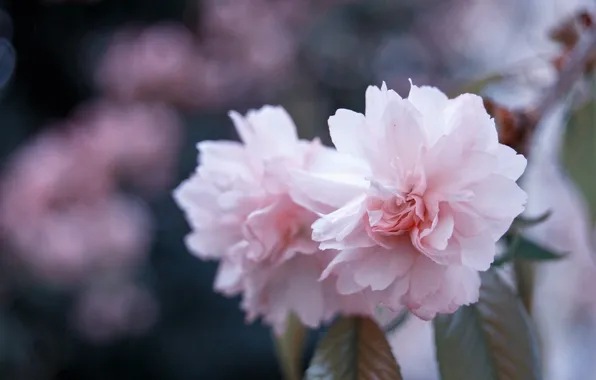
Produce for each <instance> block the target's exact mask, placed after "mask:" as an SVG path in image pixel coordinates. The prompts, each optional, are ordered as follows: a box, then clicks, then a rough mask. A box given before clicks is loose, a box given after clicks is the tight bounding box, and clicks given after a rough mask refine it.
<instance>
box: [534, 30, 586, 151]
mask: <svg viewBox="0 0 596 380" xmlns="http://www.w3.org/2000/svg"><path fill="white" fill-rule="evenodd" d="M595 52H596V28H592V29H590V30H589V31H588V33H586V34H585V35H584V36H583V37H582V38H581V39H580V40H579V42H578V43H577V45H576V46H575V48H574V49H573V50H572V51H571V53H570V55H569V58H568V60H567V63H566V64H565V65H564V66H563V69H562V70H561V72H560V73H559V77H558V79H557V81H556V82H555V84H554V85H553V86H552V87H551V88H550V89H549V90H548V91H547V93H546V94H545V95H544V98H542V101H541V102H540V103H539V104H538V106H537V107H536V108H535V109H534V110H532V111H531V112H530V113H529V114H528V123H527V124H526V125H522V127H524V128H526V131H525V133H524V135H525V136H527V138H526V143H527V141H529V140H530V139H531V137H532V136H533V135H534V134H535V133H536V132H537V129H538V128H540V125H541V123H540V122H541V121H542V119H543V118H544V117H545V116H546V115H547V113H548V112H549V111H550V110H551V109H552V108H553V107H554V106H555V105H556V104H557V102H558V101H559V99H561V98H562V97H563V96H565V94H567V93H568V92H569V91H570V90H571V89H572V88H573V86H574V85H575V83H576V82H577V81H578V80H579V79H580V78H581V77H582V76H583V75H584V73H585V70H586V64H587V63H588V61H589V60H590V59H592V58H594V53H595ZM524 148H525V147H524Z"/></svg>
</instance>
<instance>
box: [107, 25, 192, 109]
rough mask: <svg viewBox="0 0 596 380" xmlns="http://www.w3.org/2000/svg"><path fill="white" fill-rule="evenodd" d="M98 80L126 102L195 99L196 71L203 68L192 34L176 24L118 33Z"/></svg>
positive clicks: (188, 100) (184, 101)
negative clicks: (193, 97) (200, 64)
mask: <svg viewBox="0 0 596 380" xmlns="http://www.w3.org/2000/svg"><path fill="white" fill-rule="evenodd" d="M112 40H113V42H112V43H111V44H110V45H109V47H108V50H107V52H106V53H105V57H104V59H103V61H102V62H101V64H100V66H99V68H98V70H97V73H96V81H97V83H98V85H99V87H100V88H101V89H103V90H104V91H105V92H106V93H107V94H110V95H113V96H115V97H116V98H118V99H120V100H125V101H138V100H150V101H156V100H157V101H168V102H171V103H176V104H178V103H182V104H184V103H188V102H192V96H193V93H194V89H193V86H195V85H196V83H195V81H194V79H193V78H194V76H195V74H194V73H195V72H196V71H199V70H201V67H200V66H199V62H198V52H197V50H196V47H195V44H194V37H193V35H192V34H191V33H190V32H189V31H188V30H186V29H184V28H183V27H181V26H178V25H176V24H160V25H156V26H153V27H151V28H148V29H146V30H141V31H135V30H124V31H122V32H119V33H117V34H116V35H115V36H114V37H113V38H112Z"/></svg>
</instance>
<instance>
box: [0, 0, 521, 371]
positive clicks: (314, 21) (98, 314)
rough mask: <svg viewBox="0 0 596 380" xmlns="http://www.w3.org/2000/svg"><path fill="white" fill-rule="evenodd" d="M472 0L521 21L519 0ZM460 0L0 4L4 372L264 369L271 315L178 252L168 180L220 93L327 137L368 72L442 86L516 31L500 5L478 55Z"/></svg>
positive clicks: (223, 127) (0, 355)
mask: <svg viewBox="0 0 596 380" xmlns="http://www.w3.org/2000/svg"><path fill="white" fill-rule="evenodd" d="M480 3H486V5H487V6H488V7H489V8H488V9H489V13H490V10H491V9H493V10H494V9H498V11H499V12H497V13H496V14H495V13H494V12H493V13H492V14H491V15H490V17H492V18H493V19H494V18H497V19H500V20H501V21H502V25H511V24H516V25H524V22H525V21H527V17H528V13H527V12H526V11H525V8H524V5H522V4H518V3H517V2H516V1H513V0H510V1H494V2H493V1H488V0H487V1H485V2H480ZM494 4H498V6H497V8H494V7H495V5H494ZM491 6H492V7H493V8H490V7H491ZM471 7H472V5H471V2H470V1H465V0H440V1H439V0H393V1H391V0H367V1H357V0H353V1H349V0H343V1H342V0H324V1H323V0H95V1H93V0H88V1H85V0H78V1H77V0H45V1H42V0H39V1H34V0H14V1H9V0H3V1H0V9H1V10H2V13H1V14H0V37H2V38H3V40H0V42H2V43H1V44H0V85H2V92H1V96H2V98H1V102H0V123H1V132H0V154H1V158H2V160H1V161H0V163H1V165H2V172H3V180H2V183H3V184H4V185H2V189H1V191H0V207H1V208H0V232H1V239H2V240H1V241H2V256H3V258H2V259H0V264H1V268H0V276H1V277H0V306H1V308H0V378H1V379H10V380H12V379H15V380H21V379H22V380H37V379H52V380H71V379H89V380H94V379H98V380H99V379H127V380H130V379H137V378H138V379H144V380H150V379H177V380H184V379H222V380H223V379H243V378H260V379H279V378H280V374H279V371H278V367H277V364H276V361H275V356H274V351H273V345H272V344H271V336H270V332H269V330H268V329H267V328H266V327H264V326H262V325H260V324H259V323H255V324H253V325H246V324H245V323H244V316H243V314H242V312H241V311H240V309H239V300H238V299H227V298H224V297H223V296H221V295H218V294H216V293H214V292H213V291H212V282H213V278H214V273H215V270H216V263H205V262H202V261H200V260H198V259H197V258H195V257H193V256H192V255H190V254H189V253H188V252H187V250H186V248H185V246H184V243H183V237H184V236H185V234H186V233H187V232H188V226H187V225H186V222H185V220H184V218H183V214H182V213H181V212H180V210H179V209H178V208H177V207H176V206H175V204H174V202H173V201H172V199H171V196H170V193H171V190H172V189H173V188H174V187H175V186H176V185H177V184H178V183H179V182H180V181H181V180H183V179H185V178H187V177H188V175H189V174H190V173H191V172H192V171H193V170H194V168H195V166H196V162H197V157H196V150H195V145H196V143H197V142H198V141H200V140H205V139H236V135H235V132H234V131H233V127H232V124H231V122H230V120H229V119H228V117H227V112H228V110H230V109H236V110H238V111H241V112H244V111H246V110H247V109H248V108H256V107H260V106H261V105H263V104H267V103H269V104H282V105H284V106H285V107H286V108H287V109H288V110H289V112H290V113H291V114H292V116H293V117H294V119H295V121H296V124H297V125H298V127H299V130H300V134H301V136H302V137H304V138H312V137H314V136H321V137H322V139H323V141H326V142H327V141H328V137H327V136H326V131H325V129H326V120H327V118H328V116H329V115H331V114H332V113H334V111H335V110H336V109H337V108H340V107H342V108H344V107H345V108H351V109H357V110H361V109H362V108H363V105H364V90H365V89H366V87H367V86H368V85H370V84H376V85H380V83H381V81H386V82H387V84H388V85H389V87H393V88H395V89H396V90H398V92H400V93H401V94H402V95H406V94H407V90H408V88H409V82H408V79H409V78H411V79H412V80H413V81H414V83H416V84H417V85H423V84H433V85H436V86H439V87H441V88H443V89H444V90H445V91H456V90H457V89H458V88H459V87H460V86H461V85H462V84H464V83H466V82H467V81H469V80H470V78H473V77H476V76H478V75H479V74H480V73H482V70H483V67H484V62H485V61H486V59H487V57H488V58H490V57H493V56H495V55H496V56H499V57H504V56H506V55H507V51H508V50H507V45H508V44H509V43H510V40H511V38H510V37H511V36H512V34H510V33H511V31H510V29H505V28H504V27H503V26H500V25H501V24H498V21H495V22H497V24H496V26H494V25H493V29H494V30H501V31H502V34H503V36H502V38H501V39H499V40H498V41H497V42H494V41H492V42H490V43H492V45H491V46H490V47H491V48H490V49H488V48H486V49H484V50H486V51H490V52H491V53H490V54H488V55H487V53H486V52H484V50H482V49H479V47H480V48H482V47H486V45H487V44H488V43H489V42H486V41H484V40H482V39H481V38H480V37H481V36H484V35H486V36H488V35H490V34H491V33H493V32H494V30H493V32H491V30H490V28H489V27H490V25H488V26H487V27H486V28H484V29H483V30H482V31H479V32H476V31H474V29H469V27H470V26H471V25H473V24H474V21H476V22H478V23H482V20H483V19H482V18H480V16H478V15H482V14H483V15H484V17H485V19H486V14H487V13H486V12H484V13H482V12H479V11H476V13H478V15H475V14H472V16H470V14H469V12H468V10H469V9H471ZM474 7H477V6H476V5H474ZM490 17H489V18H490ZM493 21H494V20H493ZM493 23H494V22H493ZM499 28H501V29H499ZM508 33H509V34H508ZM479 36H480V37H479ZM464 37H470V38H471V37H478V38H476V40H472V41H470V40H466V39H465V38H464ZM479 38H480V39H479ZM462 39H463V40H462ZM489 40H490V38H489ZM499 44H500V45H499ZM495 52H498V53H495ZM491 54H492V55H491ZM499 54H500V55H499ZM130 226H133V227H130ZM314 336H316V333H313V337H312V338H314ZM311 340H312V339H311ZM311 349H312V342H311Z"/></svg>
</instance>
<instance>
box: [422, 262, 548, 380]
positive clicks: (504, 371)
mask: <svg viewBox="0 0 596 380" xmlns="http://www.w3.org/2000/svg"><path fill="white" fill-rule="evenodd" d="M434 329H435V343H436V349H437V360H438V362H439V371H440V373H441V379H442V380H480V379H482V380H538V379H542V373H541V363H540V360H539V355H538V346H537V340H536V335H535V332H534V326H533V325H532V322H531V320H530V317H529V316H528V314H527V313H526V311H525V309H524V307H523V306H522V304H521V302H520V300H519V299H518V297H517V296H516V295H515V294H514V292H513V290H512V289H511V288H510V287H509V286H508V285H507V284H506V283H504V282H503V280H502V279H501V278H500V277H499V275H498V274H497V272H496V271H495V270H489V271H488V272H484V273H482V286H481V288H480V300H479V302H478V303H476V304H474V305H470V306H463V307H460V308H459V309H458V310H457V311H456V312H455V313H454V314H451V315H440V316H437V317H436V318H435V320H434Z"/></svg>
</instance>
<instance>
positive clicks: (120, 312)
mask: <svg viewBox="0 0 596 380" xmlns="http://www.w3.org/2000/svg"><path fill="white" fill-rule="evenodd" d="M157 316H158V307H157V302H156V300H155V298H154V297H153V295H152V294H151V293H150V292H149V291H148V290H147V289H145V288H143V287H141V286H139V285H137V284H133V283H124V284H115V285H113V284H107V285H105V284H100V285H96V286H90V287H89V288H87V289H86V290H85V291H84V292H82V294H80V295H79V296H78V299H77V302H76V304H75V309H74V313H73V319H74V323H75V326H76V327H77V329H78V330H79V332H80V333H81V334H82V335H83V336H84V337H85V338H87V339H89V340H91V341H94V342H97V343H102V342H106V341H110V340H112V339H114V338H116V337H120V336H122V335H126V334H138V333H141V332H144V331H146V330H147V329H149V328H150V327H151V326H152V325H153V324H154V323H155V321H156V319H157Z"/></svg>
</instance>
